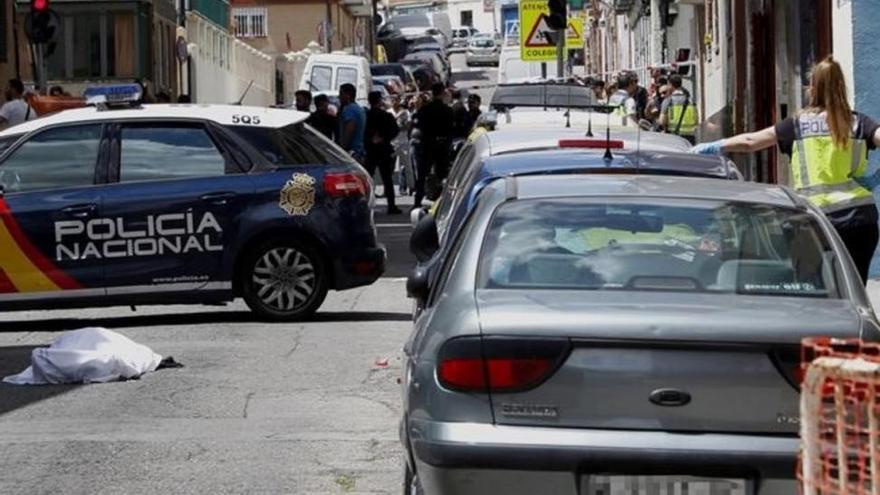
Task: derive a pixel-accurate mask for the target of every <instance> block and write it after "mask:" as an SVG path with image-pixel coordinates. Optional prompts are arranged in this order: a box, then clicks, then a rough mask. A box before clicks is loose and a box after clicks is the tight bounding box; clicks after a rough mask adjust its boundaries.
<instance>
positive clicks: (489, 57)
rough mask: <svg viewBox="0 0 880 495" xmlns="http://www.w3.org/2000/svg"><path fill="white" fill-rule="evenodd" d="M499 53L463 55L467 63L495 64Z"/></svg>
mask: <svg viewBox="0 0 880 495" xmlns="http://www.w3.org/2000/svg"><path fill="white" fill-rule="evenodd" d="M500 58H501V57H500V55H499V54H497V53H493V54H478V53H474V54H470V53H469V54H467V55H466V56H465V62H466V63H469V64H497V63H498V61H499V60H500Z"/></svg>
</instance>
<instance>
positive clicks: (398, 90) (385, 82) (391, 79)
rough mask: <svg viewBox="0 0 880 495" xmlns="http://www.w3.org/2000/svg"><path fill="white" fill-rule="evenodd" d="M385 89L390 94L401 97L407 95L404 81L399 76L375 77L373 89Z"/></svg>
mask: <svg viewBox="0 0 880 495" xmlns="http://www.w3.org/2000/svg"><path fill="white" fill-rule="evenodd" d="M378 86H381V87H383V88H384V89H385V90H386V91H388V93H389V94H392V95H401V94H403V93H406V88H405V87H404V85H403V81H401V80H400V78H399V77H397V76H373V88H376V87H378Z"/></svg>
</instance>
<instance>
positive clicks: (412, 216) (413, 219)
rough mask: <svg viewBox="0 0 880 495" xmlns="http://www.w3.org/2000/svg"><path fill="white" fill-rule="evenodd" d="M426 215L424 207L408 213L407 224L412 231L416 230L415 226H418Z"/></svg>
mask: <svg viewBox="0 0 880 495" xmlns="http://www.w3.org/2000/svg"><path fill="white" fill-rule="evenodd" d="M427 214H428V211H427V210H426V209H425V208H424V207H422V208H413V209H412V211H410V212H409V223H410V225H412V227H413V229H415V228H416V225H418V224H419V222H420V221H421V220H422V219H423V218H425V215H427Z"/></svg>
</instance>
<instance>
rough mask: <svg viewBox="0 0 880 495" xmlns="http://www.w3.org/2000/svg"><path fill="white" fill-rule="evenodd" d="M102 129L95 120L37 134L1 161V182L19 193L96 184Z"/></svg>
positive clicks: (11, 191) (8, 188) (5, 188)
mask: <svg viewBox="0 0 880 495" xmlns="http://www.w3.org/2000/svg"><path fill="white" fill-rule="evenodd" d="M101 130H102V126H101V125H100V124H93V125H78V126H70V127H59V128H55V129H48V130H46V131H43V132H41V133H39V134H37V135H36V136H34V137H32V138H30V139H28V140H27V141H25V142H24V143H22V145H21V146H19V147H18V149H16V150H14V151H13V152H12V154H11V155H9V158H7V159H6V160H5V161H4V162H3V163H0V185H2V186H3V189H4V191H5V192H6V193H16V192H28V191H41V190H51V189H60V188H65V187H78V186H89V185H92V184H94V183H95V163H96V162H97V160H98V145H99V143H100V142H101Z"/></svg>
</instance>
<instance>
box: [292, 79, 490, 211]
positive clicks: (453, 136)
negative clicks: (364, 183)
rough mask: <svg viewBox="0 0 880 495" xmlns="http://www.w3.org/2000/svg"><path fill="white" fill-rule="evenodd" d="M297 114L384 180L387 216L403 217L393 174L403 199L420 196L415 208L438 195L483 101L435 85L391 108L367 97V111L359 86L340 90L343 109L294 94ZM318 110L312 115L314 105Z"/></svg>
mask: <svg viewBox="0 0 880 495" xmlns="http://www.w3.org/2000/svg"><path fill="white" fill-rule="evenodd" d="M295 98H296V103H295V106H296V109H297V110H300V111H305V112H310V115H309V117H308V118H307V119H306V123H307V124H309V125H310V126H312V127H313V128H315V129H316V130H318V131H319V132H321V133H322V134H324V135H325V136H327V137H328V138H329V139H332V140H334V141H335V142H336V143H337V144H339V146H341V147H342V148H343V149H344V150H345V151H347V152H348V153H349V154H351V156H352V157H353V158H354V159H355V160H357V161H358V162H359V163H360V164H362V165H363V166H364V168H366V170H367V173H369V174H370V176H371V177H372V176H375V174H376V172H378V173H379V176H380V177H381V179H382V184H383V190H384V193H383V194H384V196H385V198H386V200H387V202H388V214H392V215H393V214H400V213H402V211H401V210H400V209H399V208H398V207H397V204H396V201H395V183H394V172H395V170H396V171H398V173H399V177H400V193H401V194H412V195H414V196H415V198H414V199H415V207H416V208H418V207H420V206H421V204H422V202H423V201H424V199H425V198H426V197H428V198H433V197H435V196H436V195H437V194H439V188H440V184H441V183H442V181H443V179H445V178H446V175H447V174H448V173H449V168H450V163H451V161H452V158H453V154H454V149H455V147H456V146H455V145H456V144H457V143H458V142H459V141H461V140H463V139H465V138H466V137H467V136H468V134H470V132H471V130H472V129H473V127H474V126H475V125H476V122H477V119H478V118H479V116H480V104H481V100H480V96H479V95H477V94H471V95H469V96H468V97H467V98H465V97H464V93H463V92H460V91H454V92H452V93H450V92H449V91H448V90H447V88H446V86H444V85H443V84H435V85H434V86H433V87H432V88H431V95H430V97H429V96H428V95H427V94H420V95H413V96H409V97H403V96H400V95H394V96H392V97H391V101H390V105H388V102H386V101H385V100H384V99H383V97H382V93H380V92H379V91H373V92H371V93H370V94H369V95H368V98H367V102H368V104H369V107H368V108H363V107H362V106H361V105H359V104H358V103H357V90H356V88H355V87H354V85H351V84H343V85H342V86H340V88H339V105H338V107H339V108H338V109H335V111H334V109H333V107H332V106H331V104H330V100H329V98H328V97H327V96H326V95H322V94H319V95H317V96H315V97H314V98H312V95H311V93H310V92H308V91H297V92H296V94H295ZM313 103H314V110H313V111H312V104H313Z"/></svg>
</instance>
